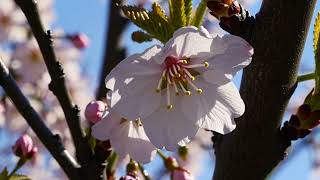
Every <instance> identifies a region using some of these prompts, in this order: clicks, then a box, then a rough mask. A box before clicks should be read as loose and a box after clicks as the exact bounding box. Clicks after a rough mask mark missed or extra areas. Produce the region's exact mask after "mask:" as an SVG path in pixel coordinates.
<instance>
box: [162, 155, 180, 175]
mask: <svg viewBox="0 0 320 180" xmlns="http://www.w3.org/2000/svg"><path fill="white" fill-rule="evenodd" d="M165 166H166V168H167V169H168V170H169V171H173V170H175V169H176V168H177V167H178V166H179V165H178V162H177V160H176V159H175V158H174V157H171V156H169V157H167V159H166V160H165Z"/></svg>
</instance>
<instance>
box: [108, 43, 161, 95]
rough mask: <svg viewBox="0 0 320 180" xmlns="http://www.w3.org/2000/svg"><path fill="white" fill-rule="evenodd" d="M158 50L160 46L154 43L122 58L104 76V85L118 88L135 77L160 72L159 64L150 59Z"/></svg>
mask: <svg viewBox="0 0 320 180" xmlns="http://www.w3.org/2000/svg"><path fill="white" fill-rule="evenodd" d="M160 51H161V48H160V46H157V45H156V46H152V47H151V48H149V49H147V50H146V51H145V52H143V53H141V54H134V55H132V56H129V57H128V58H126V59H124V60H122V61H121V62H120V63H119V64H118V65H117V66H116V67H115V68H114V69H113V70H112V71H111V72H110V73H109V75H108V76H107V77H106V80H105V82H106V87H107V88H108V89H110V90H115V89H119V88H121V87H123V86H126V85H127V84H128V83H129V82H130V81H132V80H133V79H134V78H136V77H139V76H147V75H154V74H157V73H161V71H162V68H161V66H159V65H158V64H157V63H156V62H155V61H152V60H151V59H152V57H153V56H155V55H156V54H157V53H158V52H160Z"/></svg>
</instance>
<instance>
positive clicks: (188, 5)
mask: <svg viewBox="0 0 320 180" xmlns="http://www.w3.org/2000/svg"><path fill="white" fill-rule="evenodd" d="M184 11H185V12H184V13H185V14H186V21H187V22H186V24H187V25H190V21H191V15H192V0H184Z"/></svg>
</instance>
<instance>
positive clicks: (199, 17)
mask: <svg viewBox="0 0 320 180" xmlns="http://www.w3.org/2000/svg"><path fill="white" fill-rule="evenodd" d="M206 9H207V0H201V2H200V3H199V5H198V8H197V10H196V13H195V14H194V16H193V18H192V22H191V24H192V25H193V26H196V27H200V26H201V24H202V22H203V17H204V14H205V12H206Z"/></svg>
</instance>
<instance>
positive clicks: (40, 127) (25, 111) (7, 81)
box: [0, 60, 78, 179]
mask: <svg viewBox="0 0 320 180" xmlns="http://www.w3.org/2000/svg"><path fill="white" fill-rule="evenodd" d="M0 85H1V86H2V87H3V89H4V91H5V92H6V94H7V95H8V96H9V97H10V99H11V100H12V102H13V104H14V105H15V106H16V108H17V110H18V111H19V112H20V113H21V115H22V116H23V117H24V118H25V119H26V121H27V123H28V124H29V125H30V127H31V128H32V130H33V131H34V132H35V134H36V135H37V136H38V138H39V139H40V141H41V142H42V143H43V144H44V145H45V147H46V148H47V149H48V150H49V152H50V153H51V154H52V156H53V157H54V158H55V159H56V160H57V162H58V163H59V165H60V166H61V167H62V169H63V170H64V172H65V173H66V174H67V176H68V177H69V178H70V179H77V177H78V176H77V175H78V174H77V166H78V165H77V164H76V162H75V160H74V159H72V157H71V156H69V155H68V152H67V151H66V150H65V148H64V146H63V144H62V143H61V140H60V137H59V135H54V134H53V133H52V132H51V131H50V129H49V128H48V127H47V126H46V125H45V124H44V121H43V120H42V119H41V118H40V116H39V115H38V113H37V112H36V111H35V110H34V108H33V107H32V106H31V105H30V103H29V101H28V99H27V98H26V97H25V96H24V95H23V93H22V92H21V90H20V89H19V87H18V85H17V83H16V82H15V80H14V79H13V78H12V77H11V76H10V75H9V71H8V69H7V68H6V67H5V65H4V64H3V62H2V61H1V60H0Z"/></svg>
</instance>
